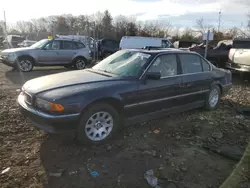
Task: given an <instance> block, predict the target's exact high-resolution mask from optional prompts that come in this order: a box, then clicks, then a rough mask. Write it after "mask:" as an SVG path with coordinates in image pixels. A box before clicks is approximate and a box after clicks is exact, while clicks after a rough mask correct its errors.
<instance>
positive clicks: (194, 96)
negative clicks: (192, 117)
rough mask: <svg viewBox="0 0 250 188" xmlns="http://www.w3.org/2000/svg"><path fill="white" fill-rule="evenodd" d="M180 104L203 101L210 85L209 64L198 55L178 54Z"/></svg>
mask: <svg viewBox="0 0 250 188" xmlns="http://www.w3.org/2000/svg"><path fill="white" fill-rule="evenodd" d="M179 60H180V62H181V69H182V71H181V72H182V89H181V90H182V94H183V97H182V98H181V101H180V102H181V103H182V104H190V103H194V102H199V101H203V100H204V99H205V96H206V94H207V92H209V89H210V86H211V84H212V74H211V66H210V64H209V63H208V62H207V61H206V60H205V59H204V58H203V57H201V56H199V55H198V54H190V53H187V54H185V53H180V54H179Z"/></svg>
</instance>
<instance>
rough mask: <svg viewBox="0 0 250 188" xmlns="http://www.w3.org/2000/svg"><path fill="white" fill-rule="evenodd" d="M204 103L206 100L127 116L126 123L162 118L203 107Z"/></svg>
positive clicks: (131, 123)
mask: <svg viewBox="0 0 250 188" xmlns="http://www.w3.org/2000/svg"><path fill="white" fill-rule="evenodd" d="M204 105H205V101H196V102H193V103H189V104H186V105H181V106H177V107H173V108H168V109H164V110H160V111H156V112H151V113H148V114H143V115H139V116H134V117H130V118H126V119H125V120H124V125H133V124H137V123H142V122H145V121H149V120H153V119H158V118H161V117H164V116H167V115H171V114H175V113H179V112H184V111H188V110H191V109H194V108H200V107H203V106H204Z"/></svg>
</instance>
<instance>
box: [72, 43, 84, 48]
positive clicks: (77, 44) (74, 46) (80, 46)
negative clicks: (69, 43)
mask: <svg viewBox="0 0 250 188" xmlns="http://www.w3.org/2000/svg"><path fill="white" fill-rule="evenodd" d="M73 48H74V49H81V48H85V45H84V44H83V43H81V42H73Z"/></svg>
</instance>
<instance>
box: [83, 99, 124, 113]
mask: <svg viewBox="0 0 250 188" xmlns="http://www.w3.org/2000/svg"><path fill="white" fill-rule="evenodd" d="M98 103H105V104H109V105H111V106H112V107H114V108H115V109H116V110H117V111H118V113H119V114H120V115H122V114H123V112H124V106H123V104H122V101H121V100H120V99H118V98H115V97H104V98H100V99H96V100H94V101H91V102H90V103H89V104H87V105H86V106H85V107H84V109H83V110H82V114H83V113H84V112H85V111H87V110H88V109H89V108H90V107H91V106H93V105H95V104H98Z"/></svg>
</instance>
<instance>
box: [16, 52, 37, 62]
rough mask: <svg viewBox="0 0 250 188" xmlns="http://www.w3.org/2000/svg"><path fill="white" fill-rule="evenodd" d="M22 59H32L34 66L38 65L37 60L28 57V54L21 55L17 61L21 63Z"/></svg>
mask: <svg viewBox="0 0 250 188" xmlns="http://www.w3.org/2000/svg"><path fill="white" fill-rule="evenodd" d="M22 58H29V59H31V60H32V63H33V64H36V63H37V61H36V60H35V58H34V57H32V56H31V55H27V54H26V55H20V56H18V57H17V61H20V60H21V59H22Z"/></svg>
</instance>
